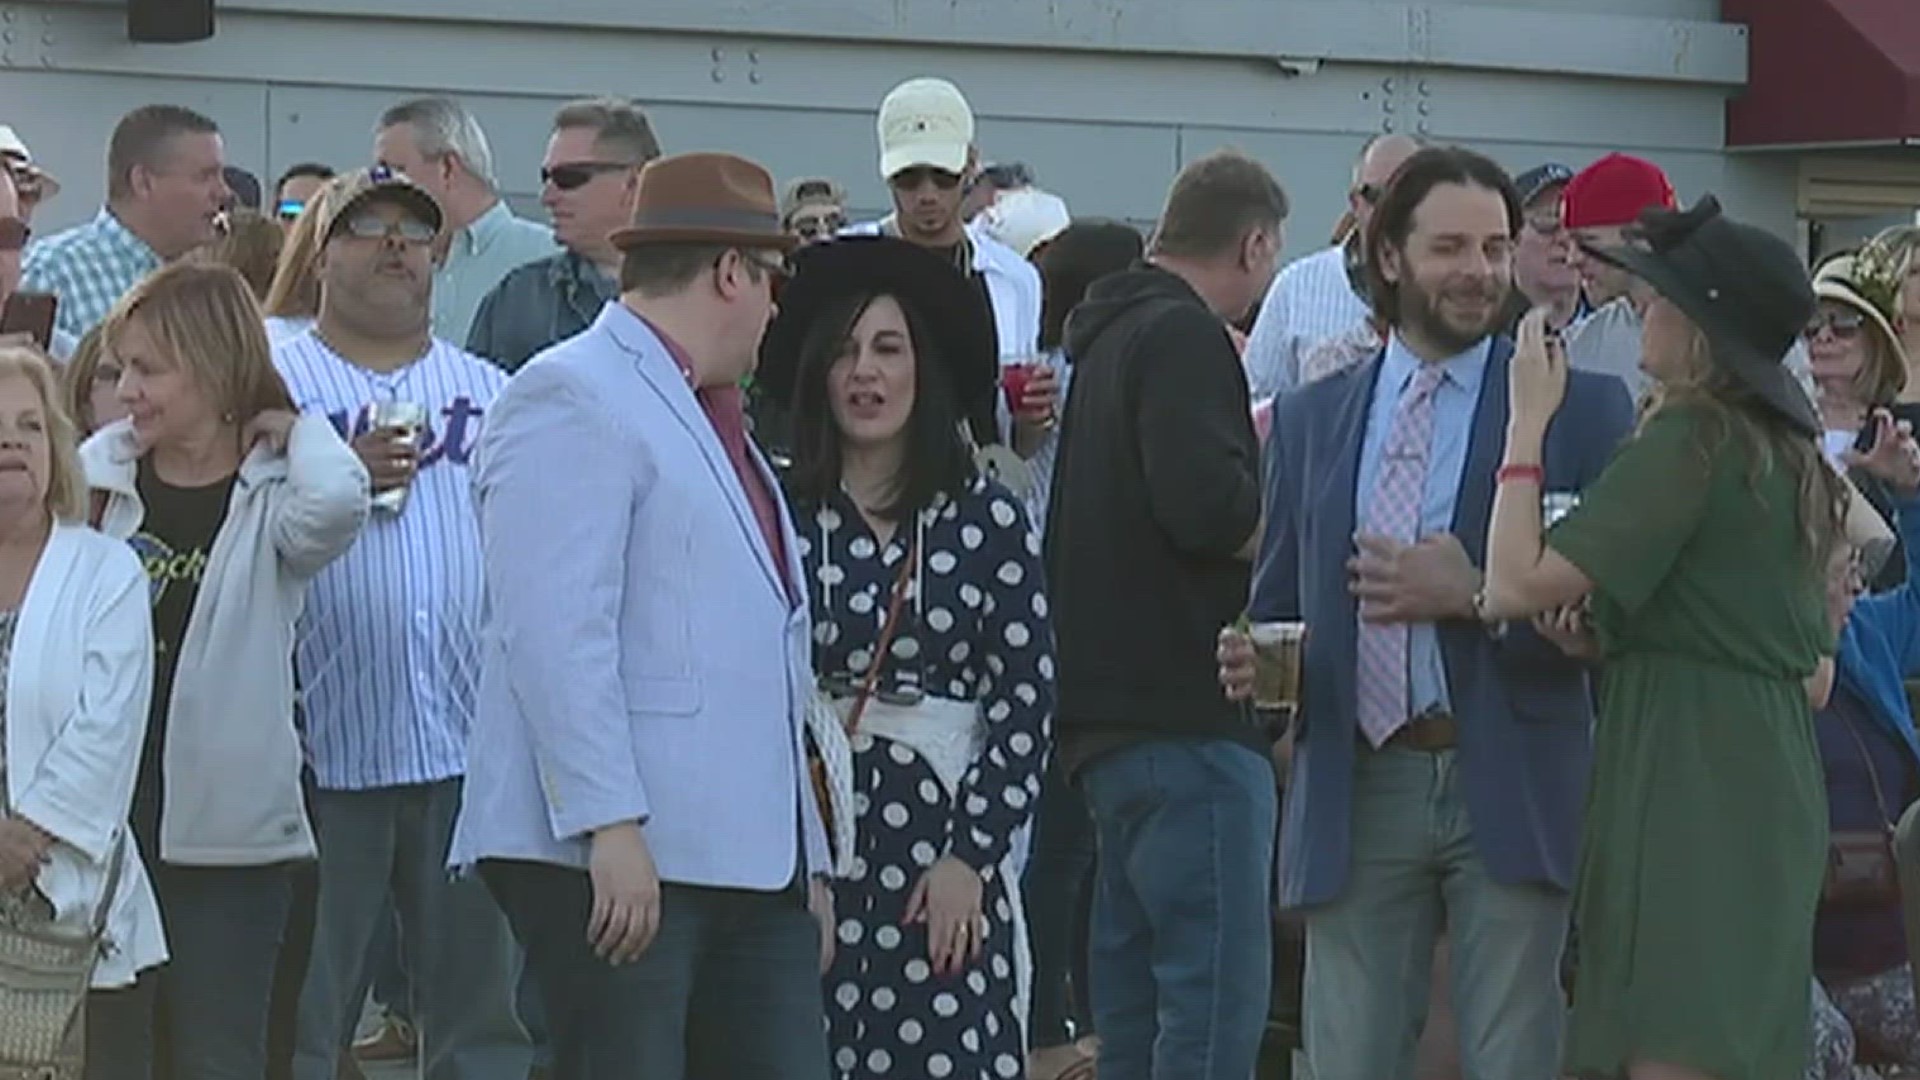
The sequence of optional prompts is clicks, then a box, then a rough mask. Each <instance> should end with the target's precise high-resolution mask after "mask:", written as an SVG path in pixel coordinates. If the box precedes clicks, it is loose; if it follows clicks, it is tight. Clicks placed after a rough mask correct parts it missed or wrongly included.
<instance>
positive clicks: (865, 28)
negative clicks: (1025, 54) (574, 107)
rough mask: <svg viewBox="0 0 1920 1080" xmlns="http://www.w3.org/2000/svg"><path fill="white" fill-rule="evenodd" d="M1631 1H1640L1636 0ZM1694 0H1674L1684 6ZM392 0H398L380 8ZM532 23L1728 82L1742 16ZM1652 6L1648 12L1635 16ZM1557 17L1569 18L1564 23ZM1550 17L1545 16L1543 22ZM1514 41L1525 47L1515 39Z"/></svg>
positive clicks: (775, 4) (868, 10)
mask: <svg viewBox="0 0 1920 1080" xmlns="http://www.w3.org/2000/svg"><path fill="white" fill-rule="evenodd" d="M226 6H228V7H230V8H233V9H236V10H238V9H252V10H265V11H282V12H330V13H337V14H351V15H358V16H361V17H366V18H385V17H391V16H393V15H395V14H406V15H410V16H415V17H420V18H428V19H443V20H445V19H451V20H458V21H463V22H472V21H484V22H498V23H514V22H520V21H524V20H525V19H526V17H527V16H526V6H525V3H524V0H406V2H405V3H404V4H401V5H396V3H395V2H394V0H229V3H228V4H227V5H226ZM1637 6H1639V7H1649V8H1653V7H1655V5H1652V4H1648V3H1644V2H1643V3H1641V4H1639V5H1637ZM1696 6H1697V5H1696V4H1694V3H1689V4H1688V5H1687V7H1688V8H1689V9H1690V10H1691V9H1693V8H1694V7H1696ZM396 7H398V11H396ZM542 16H543V18H542V19H541V22H542V24H544V25H562V24H565V25H588V26H602V27H645V28H648V29H657V30H671V31H677V32H683V33H725V34H752V35H756V36H758V35H766V36H776V37H787V36H807V37H829V38H835V39H839V40H853V41H860V40H864V41H884V42H939V43H943V44H946V45H950V46H951V45H970V46H982V47H1007V46H1013V47H1021V48H1043V49H1055V50H1069V49H1085V50H1094V51H1100V52H1144V53H1161V54H1177V55H1204V56H1247V57H1277V56H1301V57H1316V58H1322V59H1332V60H1363V61H1370V62H1375V63H1387V64H1398V63H1422V64H1433V65H1440V66H1466V67H1483V66H1491V67H1495V68H1511V67H1516V66H1520V67H1527V68H1530V69H1535V70H1541V71H1565V72H1570V73H1581V74H1589V75H1606V76H1612V77H1618V78H1649V77H1665V78H1673V79H1679V80H1684V81H1701V82H1715V83H1723V84H1731V85H1738V84H1740V83H1742V82H1744V81H1745V80H1746V41H1745V37H1744V31H1743V30H1741V29H1739V28H1735V27H1731V26H1727V25H1723V24H1720V23H1718V22H1717V21H1715V20H1713V19H1712V18H1711V16H1710V15H1709V16H1708V17H1706V18H1700V19H1692V18H1675V17H1673V16H1671V15H1669V14H1667V12H1665V11H1663V10H1657V9H1656V10H1654V11H1650V12H1649V14H1648V15H1640V14H1631V15H1628V14H1616V13H1612V12H1609V13H1605V14H1593V13H1590V12H1587V11H1583V10H1577V9H1574V8H1572V7H1570V6H1568V5H1562V6H1561V8H1560V9H1559V11H1557V12H1546V11H1529V10H1527V9H1526V8H1524V7H1514V6H1501V5H1495V4H1487V3H1459V2H1456V3H1439V4H1388V3H1371V2H1360V0H1342V2H1331V3H1330V2H1306V0H1287V2H1276V0H1179V2H1178V3H1121V4H1116V3H1113V2H1112V0H1049V2H1048V3H1045V4H1038V3H1031V2H1027V0H966V2H964V3H954V2H950V0H840V2H836V3H832V4H825V3H813V4H797V3H792V2H790V0H731V2H728V3H718V2H714V0H650V2H649V3H647V4H646V5H644V7H640V6H636V5H634V4H633V3H632V2H631V0H552V2H549V3H547V4H545V5H543V7H542ZM1649 16H1656V17H1649ZM1569 24H1571V25H1569ZM1556 26H1557V28H1556ZM1521 45H1524V46H1525V47H1524V48H1522V47H1518V46H1521Z"/></svg>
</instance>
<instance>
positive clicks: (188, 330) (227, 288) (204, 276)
mask: <svg viewBox="0 0 1920 1080" xmlns="http://www.w3.org/2000/svg"><path fill="white" fill-rule="evenodd" d="M135 319H139V320H140V321H141V325H142V326H143V327H144V328H145V329H146V330H147V332H148V333H149V334H151V335H152V336H153V340H154V341H155V343H156V344H158V345H159V346H160V348H161V350H163V351H164V352H165V354H166V355H167V357H168V359H170V360H172V361H173V362H174V363H176V364H178V365H180V367H181V369H182V370H184V371H186V372H187V374H188V375H189V376H190V377H191V378H192V379H193V381H194V384H195V385H196V386H198V387H199V388H200V390H201V392H202V393H204V394H206V395H207V397H208V398H209V399H211V400H212V402H213V405H214V408H215V410H216V411H217V412H218V413H219V414H220V418H221V420H222V421H224V422H226V423H230V424H235V425H239V426H245V425H246V424H247V422H248V421H250V420H252V419H253V418H254V417H255V416H258V415H259V414H260V413H263V412H266V411H267V410H269V409H288V410H291V409H292V408H293V397H292V395H291V394H289V393H288V392H287V384H286V383H285V382H284V381H283V380H282V379H281V378H280V373H279V372H278V371H276V370H274V367H273V350H272V347H271V346H270V345H269V344H268V343H267V327H266V320H265V317H264V316H262V315H261V314H260V304H259V302H258V301H256V300H254V298H253V291H252V290H251V289H248V288H247V283H246V281H245V280H243V279H242V278H241V277H240V275H239V273H238V272H236V271H235V270H233V269H232V268H231V267H227V266H210V265H205V264H200V263H194V262H177V263H172V264H170V265H168V266H164V267H161V268H160V269H159V270H156V271H154V272H153V273H151V274H149V275H147V277H146V278H145V279H143V280H142V281H141V282H140V284H138V285H135V286H134V287H133V289H132V291H130V292H128V293H127V294H126V295H125V296H123V297H121V298H120V302H119V303H118V304H115V305H114V307H113V311H112V312H111V313H109V314H108V315H107V319H106V323H105V326H106V330H105V337H106V349H107V351H108V352H111V353H114V354H115V355H118V353H119V341H120V339H121V336H122V335H123V334H124V333H125V331H126V328H127V324H129V323H131V322H132V321H133V320H135Z"/></svg>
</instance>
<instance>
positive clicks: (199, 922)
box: [153, 863, 293, 1080]
mask: <svg viewBox="0 0 1920 1080" xmlns="http://www.w3.org/2000/svg"><path fill="white" fill-rule="evenodd" d="M153 887H154V893H155V895H156V896H157V897H158V898H159V900H160V917H161V921H162V923H163V924H164V926H165V928H166V932H167V948H168V951H169V952H170V953H171V954H172V959H170V960H169V961H168V962H167V964H166V966H164V967H162V968H160V969H159V972H158V976H157V980H156V982H155V991H156V992H155V994H154V1027H153V1035H154V1038H153V1045H154V1050H153V1058H154V1077H155V1080H260V1078H261V1077H262V1076H265V1075H266V1072H267V1016H268V1011H269V1007H270V1005H271V1003H272V998H273V981H274V972H275V969H276V968H277V967H278V965H279V961H280V945H281V941H282V938H283V937H284V936H285V934H286V929H287V911H288V908H289V906H290V905H291V904H292V902H293V867H292V866H291V865H289V864H285V863H283V864H279V865H275V866H218V867H202V866H170V865H167V864H165V863H161V864H159V865H157V866H156V867H155V868H154V871H153Z"/></svg>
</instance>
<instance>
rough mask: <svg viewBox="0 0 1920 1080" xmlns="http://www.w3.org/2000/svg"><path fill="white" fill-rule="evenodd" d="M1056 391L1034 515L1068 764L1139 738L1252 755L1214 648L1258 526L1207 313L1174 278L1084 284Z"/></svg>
mask: <svg viewBox="0 0 1920 1080" xmlns="http://www.w3.org/2000/svg"><path fill="white" fill-rule="evenodd" d="M1066 345H1067V355H1068V356H1070V357H1072V359H1073V392H1072V393H1070V394H1068V395H1067V408H1066V415H1065V418H1064V420H1063V426H1062V429H1061V442H1060V450H1059V457H1058V458H1057V461H1056V465H1055V473H1054V483H1053V496H1052V503H1051V505H1050V507H1049V508H1048V516H1047V536H1046V547H1047V550H1046V558H1047V580H1048V583H1049V588H1050V591H1051V601H1052V604H1051V608H1052V613H1053V625H1054V633H1055V637H1056V638H1057V640H1058V643H1059V690H1060V701H1059V711H1058V714H1057V718H1056V738H1057V740H1058V744H1059V748H1060V752H1061V753H1062V754H1064V755H1065V757H1064V760H1065V762H1066V764H1067V766H1068V768H1070V769H1073V770H1078V769H1079V768H1080V766H1082V765H1084V764H1085V763H1086V762H1087V761H1089V760H1091V759H1093V758H1095V757H1098V756H1100V755H1101V754H1104V753H1108V752H1110V751H1113V750H1117V749H1120V748H1122V747H1124V746H1128V745H1132V744H1134V743H1137V742H1141V741H1145V740H1150V739H1217V738H1226V739H1232V740H1235V741H1239V742H1244V743H1246V744H1247V745H1249V746H1254V747H1259V748H1262V749H1264V745H1265V744H1264V739H1263V738H1262V736H1261V735H1260V733H1259V730H1258V729H1257V728H1256V727H1255V726H1254V725H1253V724H1252V723H1251V722H1250V720H1249V718H1248V716H1247V714H1246V713H1245V711H1244V710H1243V709H1242V708H1241V707H1240V706H1237V705H1234V704H1232V703H1229V702H1228V701H1227V700H1226V699H1225V697H1224V696H1223V695H1222V694H1221V691H1220V684H1219V681H1218V676H1217V671H1218V665H1217V664H1216V662H1215V660H1214V645H1215V638H1216V637H1217V635H1218V634H1219V632H1220V628H1221V627H1223V626H1225V625H1227V624H1228V623H1230V622H1232V621H1233V620H1234V619H1235V618H1237V617H1238V616H1239V615H1240V613H1241V611H1242V610H1244V609H1245V607H1246V603H1247V588H1248V580H1249V575H1250V567H1249V564H1248V562H1247V561H1246V560H1244V559H1242V558H1240V557H1239V553H1240V551H1241V550H1242V548H1244V547H1245V546H1246V545H1247V543H1248V541H1249V540H1250V539H1251V538H1252V537H1253V535H1254V533H1255V531H1256V529H1257V528H1258V527H1259V522H1260V482H1259V451H1258V447H1257V445H1256V440H1255V438H1254V433H1253V422H1252V418H1251V415H1250V403H1249V401H1248V397H1247V382H1246V376H1245V375H1244V374H1243V373H1242V371H1241V367H1240V359H1239V356H1238V355H1237V354H1236V352H1235V351H1234V348H1233V342H1232V340H1231V339H1230V338H1229V337H1228V336H1227V330H1226V326H1225V324H1224V323H1222V322H1221V321H1220V318H1219V317H1218V316H1216V315H1215V314H1213V313H1212V312H1211V311H1209V310H1208V309H1207V306H1206V304H1205V303H1204V302H1202V300H1201V299H1200V296H1199V294H1198V293H1196V292H1194V291H1193V289H1192V288H1191V287H1189V286H1188V285H1187V284H1186V282H1184V281H1182V280H1181V279H1180V278H1178V277H1176V276H1174V275H1173V274H1170V273H1167V272H1166V271H1164V270H1159V269H1156V268H1153V267H1146V266H1143V267H1138V268H1136V269H1133V270H1129V271H1126V272H1124V273H1120V274H1115V275H1112V276H1110V277H1107V278H1104V279H1102V280H1101V281H1099V282H1097V283H1095V285H1094V286H1093V288H1092V289H1091V290H1089V292H1088V294H1087V298H1086V300H1085V301H1084V302H1082V303H1081V304H1080V306H1079V307H1077V308H1075V309H1074V312H1073V315H1072V317H1071V319H1069V321H1068V323H1067V342H1066Z"/></svg>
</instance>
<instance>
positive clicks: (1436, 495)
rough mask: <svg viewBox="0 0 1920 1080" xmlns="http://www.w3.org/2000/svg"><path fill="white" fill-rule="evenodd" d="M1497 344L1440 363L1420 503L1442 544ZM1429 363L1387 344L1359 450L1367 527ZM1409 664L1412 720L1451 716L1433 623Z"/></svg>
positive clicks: (1411, 647)
mask: <svg viewBox="0 0 1920 1080" xmlns="http://www.w3.org/2000/svg"><path fill="white" fill-rule="evenodd" d="M1492 348H1493V340H1492V339H1491V338H1489V339H1487V340H1485V341H1481V342H1478V343H1477V344H1475V345H1474V346H1473V347H1472V348H1470V349H1468V350H1467V351H1466V352H1463V353H1461V354H1460V355H1458V356H1454V357H1450V358H1448V359H1446V360H1443V361H1441V365H1442V366H1443V367H1445V368H1446V377H1445V378H1443V379H1441V380H1440V387H1439V389H1437V390H1435V391H1434V394H1433V442H1432V444H1431V445H1430V446H1429V448H1428V450H1427V485H1426V490H1425V492H1424V493H1423V495H1422V497H1421V499H1420V535H1421V536H1435V535H1438V534H1440V533H1444V532H1449V531H1451V530H1452V529H1453V512H1454V504H1455V503H1456V502H1457V501H1458V499H1459V495H1460V474H1461V473H1462V472H1463V471H1465V469H1466V464H1467V443H1468V441H1469V440H1470V439H1471V438H1472V435H1473V413H1474V409H1475V408H1476V407H1477V406H1478V405H1479V403H1480V381H1481V380H1482V379H1483V378H1485V376H1486V374H1487V360H1488V357H1489V354H1490V353H1491V352H1492ZM1421 363H1422V361H1421V360H1420V358H1419V357H1417V356H1415V355H1413V353H1412V352H1410V351H1408V349H1407V347H1406V344H1405V343H1404V342H1402V341H1401V340H1400V335H1399V334H1397V333H1396V334H1394V335H1393V336H1392V337H1391V338H1389V339H1388V341H1387V352H1386V357H1385V359H1384V360H1382V361H1381V364H1380V375H1379V381H1378V382H1377V383H1375V384H1374V388H1373V406H1372V408H1371V409H1369V410H1368V412H1367V433H1366V438H1365V440H1364V441H1363V442H1362V443H1361V444H1360V476H1359V480H1358V482H1357V486H1356V488H1355V490H1354V508H1355V514H1354V519H1355V520H1356V521H1358V522H1365V521H1366V510H1367V500H1368V498H1369V497H1371V495H1372V494H1373V485H1374V481H1375V479H1376V478H1377V477H1378V476H1379V475H1380V459H1381V456H1382V451H1383V448H1384V447H1385V446H1386V442H1387V433H1388V432H1389V431H1391V430H1393V414H1394V411H1395V410H1396V409H1398V408H1399V407H1400V397H1401V395H1402V394H1403V393H1404V392H1405V391H1406V389H1407V386H1408V384H1410V383H1411V382H1412V380H1413V376H1414V373H1415V372H1417V371H1418V370H1419V369H1420V365H1421ZM1410 631H1411V635H1410V639H1409V642H1408V652H1407V660H1408V663H1409V665H1410V666H1411V672H1410V675H1409V678H1408V680H1407V689H1408V693H1409V694H1411V695H1412V698H1413V700H1412V701H1410V702H1408V706H1409V707H1408V711H1407V715H1408V716H1418V715H1419V714H1420V713H1422V712H1424V711H1426V710H1427V709H1429V708H1441V709H1450V708H1451V699H1450V698H1449V696H1448V694H1447V669H1446V665H1445V664H1444V663H1443V662H1442V660H1441V656H1440V635H1439V634H1438V633H1437V632H1436V631H1435V629H1434V626H1433V624H1432V623H1415V624H1413V626H1412V627H1411V628H1410Z"/></svg>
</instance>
